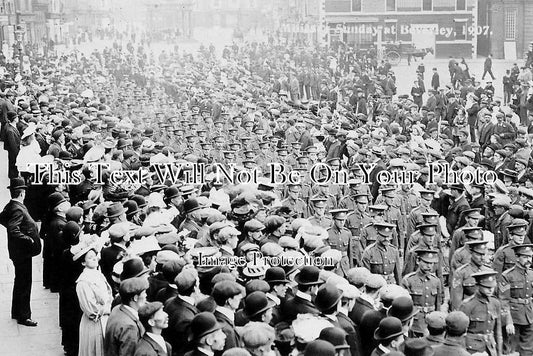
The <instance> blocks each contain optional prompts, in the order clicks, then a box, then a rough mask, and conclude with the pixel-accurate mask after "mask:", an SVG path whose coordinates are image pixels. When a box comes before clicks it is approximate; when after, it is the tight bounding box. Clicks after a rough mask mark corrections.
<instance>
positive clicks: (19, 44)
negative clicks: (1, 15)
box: [15, 25, 26, 75]
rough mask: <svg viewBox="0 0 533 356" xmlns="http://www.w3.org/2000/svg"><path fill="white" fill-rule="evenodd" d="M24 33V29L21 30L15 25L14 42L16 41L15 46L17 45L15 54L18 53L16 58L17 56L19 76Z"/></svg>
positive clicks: (20, 27)
mask: <svg viewBox="0 0 533 356" xmlns="http://www.w3.org/2000/svg"><path fill="white" fill-rule="evenodd" d="M25 33H26V32H25V31H24V29H23V28H22V26H20V25H17V29H16V30H15V40H16V41H17V42H16V45H17V53H18V56H19V72H20V74H21V75H22V61H23V58H22V57H23V56H22V40H23V38H24V34H25Z"/></svg>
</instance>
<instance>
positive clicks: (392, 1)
mask: <svg viewBox="0 0 533 356" xmlns="http://www.w3.org/2000/svg"><path fill="white" fill-rule="evenodd" d="M387 11H396V0H387Z"/></svg>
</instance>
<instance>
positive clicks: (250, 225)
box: [244, 219, 265, 232]
mask: <svg viewBox="0 0 533 356" xmlns="http://www.w3.org/2000/svg"><path fill="white" fill-rule="evenodd" d="M264 229H265V225H263V223H262V222H260V221H259V220H257V219H251V220H248V221H247V222H246V223H244V230H245V231H251V232H255V231H263V230H264Z"/></svg>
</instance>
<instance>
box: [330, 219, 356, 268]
mask: <svg viewBox="0 0 533 356" xmlns="http://www.w3.org/2000/svg"><path fill="white" fill-rule="evenodd" d="M347 212H348V210H346V209H335V210H332V211H331V216H332V217H333V225H332V226H331V227H330V228H329V229H328V240H327V243H328V245H329V246H330V247H331V248H333V249H335V250H339V251H341V252H342V259H341V261H340V269H341V270H342V276H346V273H347V272H348V270H349V269H350V268H352V267H354V266H355V261H356V255H355V253H354V252H353V250H354V247H353V246H354V244H355V241H354V238H353V237H352V234H351V233H350V230H348V229H347V228H345V227H344V224H345V223H346V213H347Z"/></svg>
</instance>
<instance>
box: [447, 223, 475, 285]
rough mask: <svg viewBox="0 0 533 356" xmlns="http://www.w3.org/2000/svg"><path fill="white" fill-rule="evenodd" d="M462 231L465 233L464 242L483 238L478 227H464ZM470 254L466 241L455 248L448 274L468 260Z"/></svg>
mask: <svg viewBox="0 0 533 356" xmlns="http://www.w3.org/2000/svg"><path fill="white" fill-rule="evenodd" d="M463 233H464V234H465V238H466V242H469V241H476V240H481V239H482V238H483V232H482V231H481V228H480V227H465V228H463ZM470 256H471V251H470V248H469V247H468V244H466V243H465V246H463V247H461V248H459V249H458V250H456V251H455V252H454V254H453V256H452V258H451V262H450V275H452V274H453V273H454V271H455V270H456V269H457V268H459V267H461V266H463V265H465V264H467V263H468V262H470Z"/></svg>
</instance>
